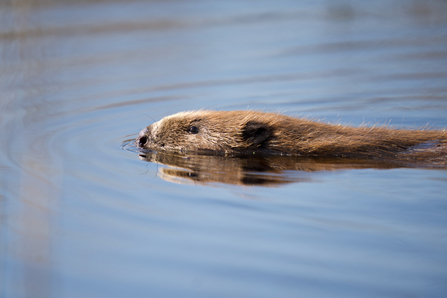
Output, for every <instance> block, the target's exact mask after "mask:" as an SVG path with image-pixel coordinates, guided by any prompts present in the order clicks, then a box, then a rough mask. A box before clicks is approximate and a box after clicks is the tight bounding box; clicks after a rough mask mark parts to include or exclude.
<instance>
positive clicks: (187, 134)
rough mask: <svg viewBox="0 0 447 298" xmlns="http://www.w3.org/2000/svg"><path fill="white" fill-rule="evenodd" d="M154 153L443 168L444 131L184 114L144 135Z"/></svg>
mask: <svg viewBox="0 0 447 298" xmlns="http://www.w3.org/2000/svg"><path fill="white" fill-rule="evenodd" d="M135 144H136V146H137V147H138V148H142V149H151V150H155V151H176V152H182V153H186V152H199V153H200V152H202V153H210V152H211V153H215V154H246V153H249V154H273V155H274V154H279V155H293V156H343V157H368V158H370V157H371V158H385V159H394V160H403V161H412V162H424V163H433V164H440V165H446V164H447V132H446V131H445V130H429V129H419V130H408V129H394V128H390V127H387V126H384V127H376V126H373V127H363V126H362V127H352V126H346V125H340V124H338V125H334V124H329V123H323V122H320V121H312V120H308V119H303V118H295V117H289V116H285V115H282V114H278V113H265V112H259V111H206V110H199V111H187V112H180V113H177V114H174V115H171V116H167V117H164V118H163V119H161V120H160V121H158V122H155V123H153V124H152V125H149V126H148V127H146V128H145V129H143V130H142V131H141V132H140V133H139V135H138V137H137V139H136V140H135Z"/></svg>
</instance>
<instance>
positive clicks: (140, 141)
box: [137, 136, 148, 147]
mask: <svg viewBox="0 0 447 298" xmlns="http://www.w3.org/2000/svg"><path fill="white" fill-rule="evenodd" d="M147 140H148V137H146V136H142V137H138V138H137V144H138V146H139V147H144V145H146V143H147Z"/></svg>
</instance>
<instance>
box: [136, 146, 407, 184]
mask: <svg viewBox="0 0 447 298" xmlns="http://www.w3.org/2000/svg"><path fill="white" fill-rule="evenodd" d="M139 158H140V159H141V160H143V161H147V162H153V163H157V164H161V165H165V166H167V167H162V168H160V169H159V173H158V175H159V176H160V177H161V178H162V179H164V180H166V181H170V182H175V183H185V184H188V183H194V184H210V183H225V184H235V185H245V186H254V185H257V186H269V187H274V186H279V185H283V184H288V183H297V182H312V181H316V180H318V175H316V172H327V171H342V170H352V169H394V168H401V167H408V166H414V165H409V164H405V163H402V162H401V163H399V162H395V161H387V160H372V159H360V158H334V157H331V158H328V157H324V158H317V157H293V156H251V155H238V156H215V155H200V154H185V155H181V154H176V153H162V152H150V151H146V152H140V154H139Z"/></svg>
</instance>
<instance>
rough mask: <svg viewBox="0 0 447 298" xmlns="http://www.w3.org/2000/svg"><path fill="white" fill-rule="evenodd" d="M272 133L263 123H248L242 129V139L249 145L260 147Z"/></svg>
mask: <svg viewBox="0 0 447 298" xmlns="http://www.w3.org/2000/svg"><path fill="white" fill-rule="evenodd" d="M271 133H272V129H271V128H270V126H268V125H267V124H265V123H262V122H257V121H248V122H247V123H245V124H244V127H243V128H242V138H243V139H244V140H245V141H247V142H248V143H249V144H251V145H257V146H259V145H261V144H262V143H263V142H264V141H265V140H267V139H268V138H269V137H270V135H271Z"/></svg>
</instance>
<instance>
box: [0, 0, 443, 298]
mask: <svg viewBox="0 0 447 298" xmlns="http://www.w3.org/2000/svg"><path fill="white" fill-rule="evenodd" d="M446 16H447V3H446V2H445V1H437V0H430V1H404V0H401V1H399V0H395V1H362V2H360V1H357V2H353V1H342V0H340V1H301V2H298V1H275V2H272V1H249V0H243V1H196V0H188V1H79V2H78V3H77V4H72V3H71V2H69V1H52V0H46V1H26V0H19V1H11V2H9V1H7V2H2V3H0V92H1V93H0V141H1V142H0V185H1V187H0V296H1V297H7V298H9V297H14V298H15V297H124V296H126V297H272V296H274V297H279V296H280V297H328V296H335V297H378V296H380V297H405V296H414V297H445V296H446V295H447V287H446V285H447V253H446V252H447V232H446V227H447V219H446V218H447V216H446V212H447V201H446V199H447V196H446V191H447V172H446V171H445V169H431V168H421V167H407V166H403V167H402V165H393V164H389V163H375V162H365V161H349V162H346V161H336V162H335V161H325V160H318V161H315V160H304V161H303V160H302V161H293V163H292V164H294V165H296V166H297V168H293V169H292V168H290V165H291V163H290V162H288V161H284V160H280V161H278V160H269V161H265V160H251V159H250V160H234V159H225V158H222V157H220V158H219V157H206V158H205V157H202V158H198V159H189V160H187V159H183V160H182V159H181V160H180V161H181V162H183V165H184V166H185V168H177V169H173V168H170V167H169V163H170V162H171V161H172V160H171V159H160V158H163V156H158V157H156V158H158V159H150V158H152V157H151V156H149V162H148V161H147V158H146V160H144V158H142V157H140V156H139V155H138V154H137V152H134V151H132V150H126V149H128V148H126V147H125V148H124V149H123V148H122V144H123V142H124V141H126V140H128V139H130V138H133V137H136V135H137V134H138V132H139V131H140V130H141V129H142V128H143V127H145V126H147V125H148V124H150V123H152V122H153V121H154V120H158V119H160V118H162V117H163V116H166V115H169V114H172V113H175V112H179V111H182V110H193V109H201V108H204V109H215V110H235V109H247V108H249V109H259V110H265V111H280V112H282V113H284V114H287V115H294V116H305V117H310V118H316V119H324V120H326V121H330V122H335V123H343V124H350V125H361V124H366V125H373V124H376V123H379V124H384V123H390V124H391V125H394V126H397V127H412V128H414V127H421V126H425V125H428V126H430V127H434V128H445V127H447V117H446V116H445V115H446V113H447V68H446V65H447V17H446ZM154 158H155V157H154ZM169 158H173V159H178V157H176V156H174V157H169ZM177 164H178V163H177ZM191 165H195V166H197V167H196V168H194V169H196V171H195V172H194V171H191V170H188V169H190V166H191ZM222 165H224V166H222ZM272 165H281V166H283V167H284V168H283V169H282V170H281V171H271V170H268V169H271V168H272V167H271V166H272ZM269 166H270V168H269ZM247 167H248V168H247ZM197 169H198V170H197ZM228 169H235V170H234V171H231V173H226V172H225V170H227V171H228ZM241 169H242V170H241ZM263 169H264V171H261V170H263ZM265 169H267V170H265ZM216 173H217V176H216ZM237 174H242V175H243V176H237ZM233 177H234V178H235V179H232V178H233ZM239 178H241V179H239ZM264 182H265V183H264Z"/></svg>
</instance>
